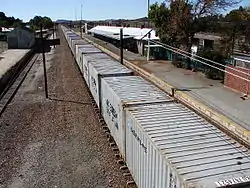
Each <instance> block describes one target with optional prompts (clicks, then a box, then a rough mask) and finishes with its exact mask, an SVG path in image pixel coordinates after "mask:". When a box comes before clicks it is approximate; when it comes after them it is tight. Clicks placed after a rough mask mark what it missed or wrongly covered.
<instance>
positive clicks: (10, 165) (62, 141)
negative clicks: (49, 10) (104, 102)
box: [0, 34, 126, 188]
mask: <svg viewBox="0 0 250 188" xmlns="http://www.w3.org/2000/svg"><path fill="white" fill-rule="evenodd" d="M60 39H61V45H60V46H57V47H56V48H55V49H52V51H51V52H50V53H48V54H46V59H47V61H46V64H47V70H48V88H49V97H50V99H45V94H44V86H43V67H42V60H41V57H39V58H38V60H37V62H36V63H35V64H34V66H33V67H32V69H31V71H30V73H29V74H28V76H27V78H26V79H25V81H24V83H23V84H22V86H21V87H20V89H19V90H18V92H17V94H16V96H15V97H14V99H13V100H12V102H11V103H10V104H9V106H8V107H7V108H6V111H5V112H4V113H3V114H2V117H1V119H0V143H1V145H0V188H2V187H10V188H18V187H53V188H56V187H57V188H59V187H67V188H68V187H86V188H92V187H93V188H105V187H119V188H120V187H125V185H126V179H125V177H124V176H123V175H122V173H123V172H122V171H121V170H120V169H119V167H120V166H119V165H118V164H117V162H116V160H115V157H114V153H113V151H112V149H111V148H110V147H109V143H108V141H107V137H106V135H105V134H104V133H103V131H102V130H101V126H100V124H99V121H98V118H97V115H95V113H94V107H93V106H92V104H91V102H90V101H91V100H90V96H89V92H88V90H87V87H86V85H85V84H84V82H83V78H82V76H81V74H80V72H79V70H78V68H77V66H76V63H75V61H74V59H73V56H72V54H71V53H70V51H69V48H68V46H67V44H66V40H65V39H64V38H63V37H62V34H61V35H60Z"/></svg>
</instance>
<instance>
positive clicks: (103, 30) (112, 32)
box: [89, 26, 159, 40]
mask: <svg viewBox="0 0 250 188" xmlns="http://www.w3.org/2000/svg"><path fill="white" fill-rule="evenodd" d="M121 28H123V35H124V36H123V37H124V38H135V39H137V40H141V39H142V37H143V36H145V34H147V33H148V32H149V31H150V30H151V29H148V28H143V29H141V28H136V27H113V26H96V27H94V28H92V29H90V30H89V31H90V32H91V33H95V34H99V35H104V36H107V37H110V38H114V39H118V40H119V39H120V29H121ZM155 35H156V33H155V31H154V30H152V31H151V37H150V38H151V39H152V40H156V39H159V37H156V36H155ZM143 40H147V36H146V37H144V38H143Z"/></svg>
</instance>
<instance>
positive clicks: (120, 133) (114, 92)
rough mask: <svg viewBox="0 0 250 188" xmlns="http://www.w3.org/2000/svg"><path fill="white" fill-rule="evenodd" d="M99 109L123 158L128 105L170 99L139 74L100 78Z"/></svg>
mask: <svg viewBox="0 0 250 188" xmlns="http://www.w3.org/2000/svg"><path fill="white" fill-rule="evenodd" d="M100 94H101V97H100V98H101V101H100V104H101V105H100V110H101V113H102V116H103V118H104V120H105V122H106V124H107V126H108V127H109V129H110V132H111V134H112V136H113V137H114V139H115V141H116V144H117V146H118V147H119V149H120V152H121V154H122V155H123V157H124V158H125V155H124V154H125V117H124V115H125V111H124V107H125V106H128V105H137V104H142V103H156V102H163V101H171V100H172V99H171V98H170V97H169V96H168V95H167V94H165V93H164V92H162V91H160V90H159V89H158V88H156V87H154V86H153V85H152V84H150V83H149V82H147V81H145V80H144V79H142V78H141V77H139V76H124V77H108V78H103V79H101V91H100Z"/></svg>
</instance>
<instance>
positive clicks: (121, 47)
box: [120, 28, 123, 64]
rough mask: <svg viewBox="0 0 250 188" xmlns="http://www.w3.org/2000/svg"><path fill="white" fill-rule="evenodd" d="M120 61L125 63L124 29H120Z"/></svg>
mask: <svg viewBox="0 0 250 188" xmlns="http://www.w3.org/2000/svg"><path fill="white" fill-rule="evenodd" d="M120 58H121V59H120V61H121V64H123V29H122V28H121V29H120Z"/></svg>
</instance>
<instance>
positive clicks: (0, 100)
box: [0, 54, 39, 117]
mask: <svg viewBox="0 0 250 188" xmlns="http://www.w3.org/2000/svg"><path fill="white" fill-rule="evenodd" d="M38 57H39V54H35V55H33V57H31V59H30V60H28V62H27V63H26V64H25V65H24V67H23V68H22V69H21V71H20V73H17V74H16V76H15V77H14V78H13V79H12V80H11V81H10V82H9V83H8V85H7V86H6V88H5V89H4V91H3V93H2V94H1V96H0V117H1V116H2V114H3V113H4V111H5V109H6V107H7V106H8V104H9V103H10V102H11V100H12V99H13V97H14V96H15V94H16V92H17V91H18V89H19V87H20V86H21V85H22V83H23V81H24V80H25V78H26V76H27V75H28V73H29V71H30V70H31V68H32V66H33V65H34V63H35V62H36V61H37V59H38Z"/></svg>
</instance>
